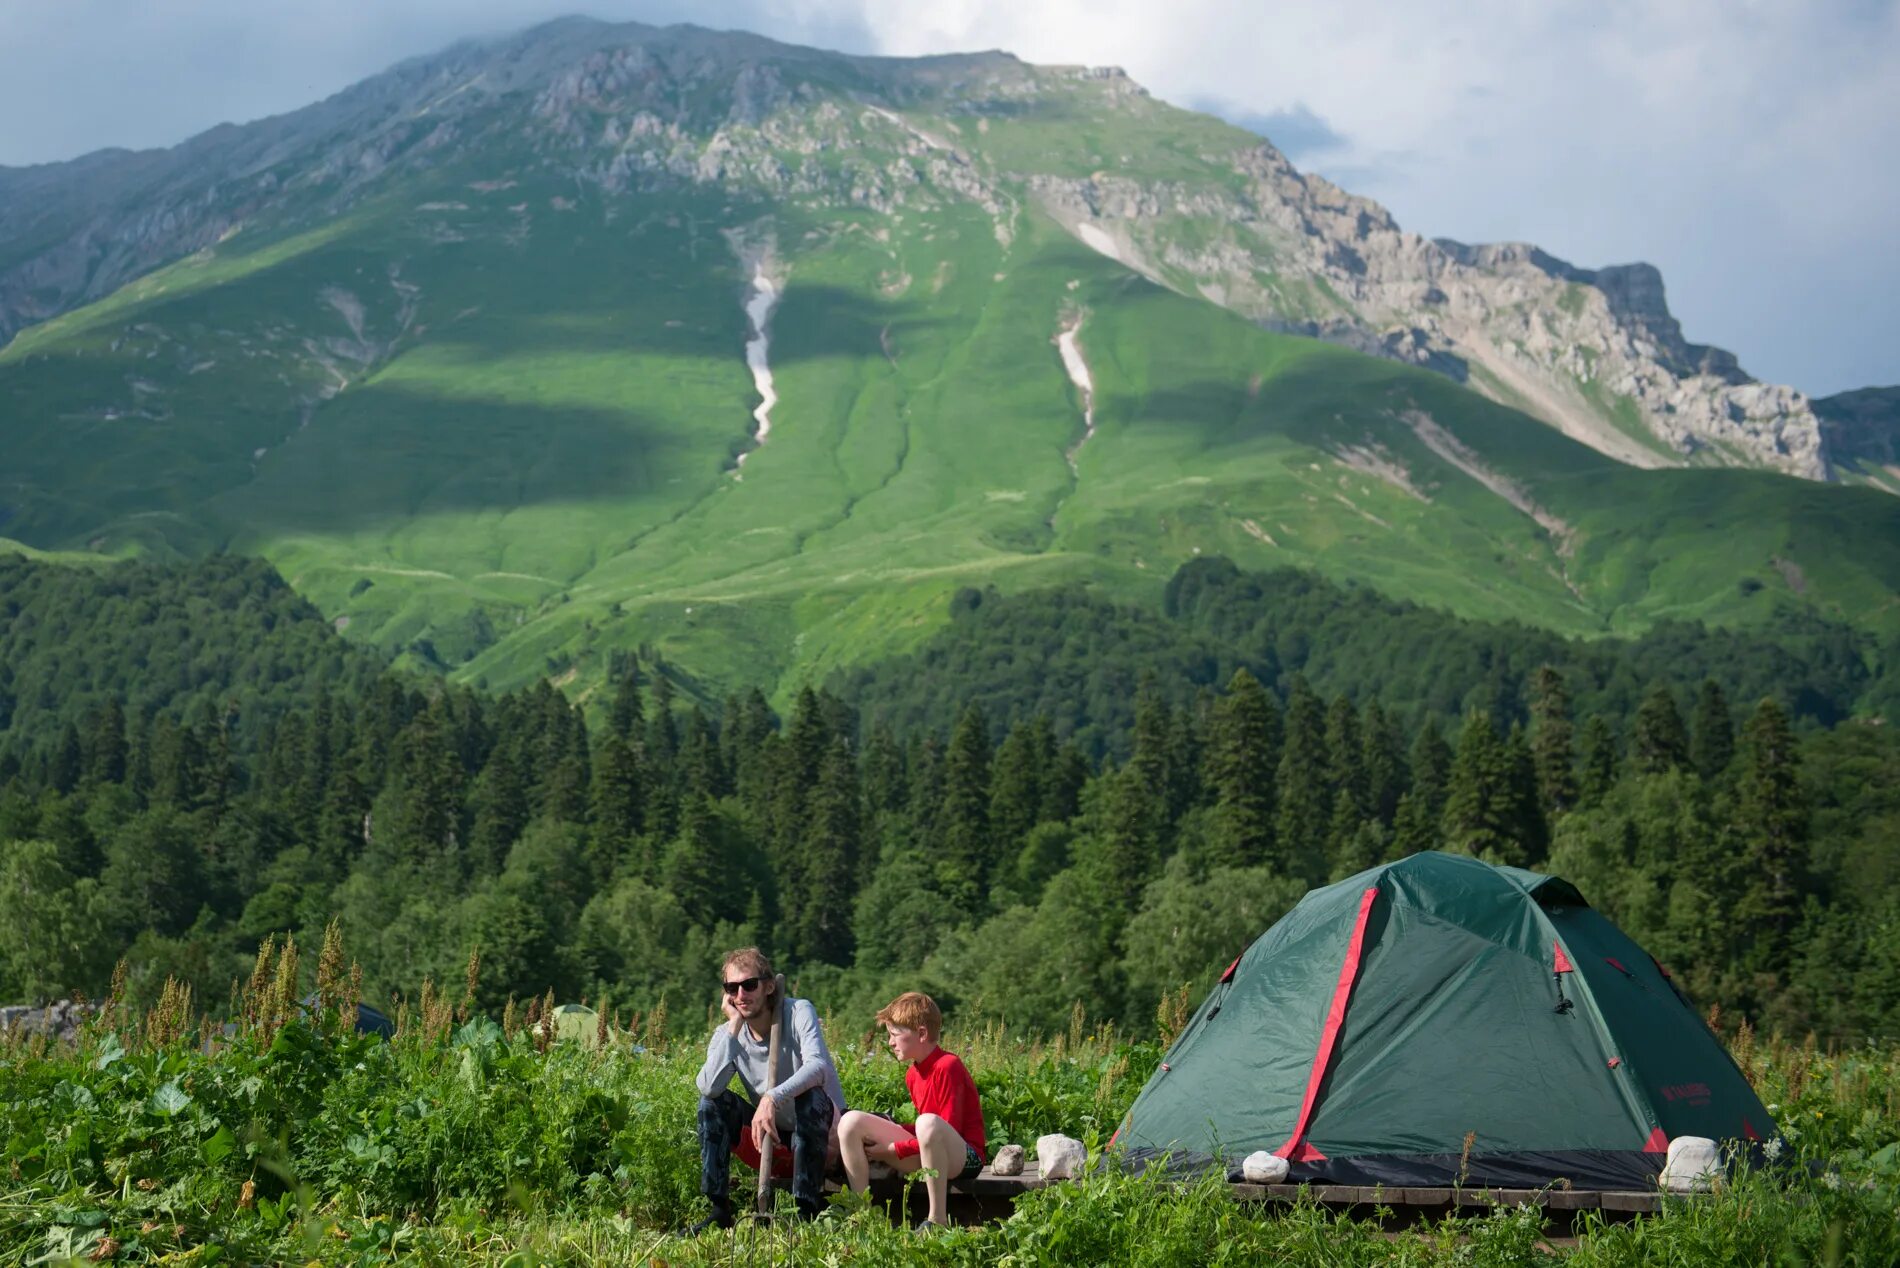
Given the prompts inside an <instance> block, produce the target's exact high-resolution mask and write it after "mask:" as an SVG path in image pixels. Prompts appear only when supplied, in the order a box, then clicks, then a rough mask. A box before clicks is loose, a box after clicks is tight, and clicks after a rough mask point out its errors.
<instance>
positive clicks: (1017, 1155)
mask: <svg viewBox="0 0 1900 1268" xmlns="http://www.w3.org/2000/svg"><path fill="white" fill-rule="evenodd" d="M1022 1173H1023V1147H1022V1146H1021V1145H1004V1146H1003V1147H1002V1148H1001V1149H999V1150H997V1151H996V1157H994V1158H992V1159H991V1160H990V1174H991V1175H993V1176H1019V1175H1021V1174H1022Z"/></svg>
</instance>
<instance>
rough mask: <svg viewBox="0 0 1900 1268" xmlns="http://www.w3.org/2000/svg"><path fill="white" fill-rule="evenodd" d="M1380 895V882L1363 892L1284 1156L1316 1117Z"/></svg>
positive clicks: (1289, 1154)
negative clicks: (1297, 1116) (1369, 922)
mask: <svg viewBox="0 0 1900 1268" xmlns="http://www.w3.org/2000/svg"><path fill="white" fill-rule="evenodd" d="M1378 896H1379V889H1378V886H1376V885H1375V886H1372V887H1370V888H1368V889H1367V890H1366V891H1365V892H1364V893H1362V894H1360V895H1359V919H1358V920H1357V921H1355V922H1354V923H1353V927H1352V941H1350V942H1348V943H1347V944H1346V959H1345V962H1344V963H1343V964H1341V965H1340V966H1339V982H1338V984H1337V985H1335V986H1334V987H1333V1003H1332V1007H1331V1008H1329V1009H1327V1010H1326V1028H1325V1029H1324V1030H1322V1031H1321V1032H1320V1036H1319V1051H1318V1052H1316V1053H1314V1054H1313V1069H1312V1072H1311V1073H1310V1074H1308V1075H1307V1076H1306V1100H1305V1102H1304V1103H1303V1104H1302V1105H1301V1106H1300V1117H1299V1121H1298V1122H1296V1123H1294V1125H1293V1134H1292V1135H1291V1136H1288V1137H1287V1138H1286V1144H1284V1145H1281V1146H1280V1147H1279V1148H1278V1149H1276V1150H1274V1151H1273V1152H1274V1153H1275V1154H1277V1155H1279V1156H1280V1157H1282V1158H1288V1159H1290V1158H1291V1157H1292V1155H1293V1152H1294V1150H1296V1149H1298V1148H1299V1147H1300V1145H1301V1140H1302V1138H1303V1137H1304V1136H1305V1135H1306V1128H1307V1124H1308V1123H1310V1122H1311V1121H1312V1119H1313V1107H1314V1106H1315V1105H1316V1104H1317V1103H1318V1102H1319V1085H1320V1082H1321V1081H1322V1080H1324V1079H1325V1077H1326V1067H1327V1066H1329V1065H1331V1064H1332V1060H1333V1046H1334V1044H1335V1043H1337V1042H1338V1039H1339V1028H1340V1027H1341V1026H1343V1025H1345V1023H1346V1001H1347V1000H1348V999H1350V998H1351V996H1352V984H1353V979H1354V978H1356V977H1358V976H1359V955H1360V952H1361V951H1362V950H1363V948H1364V945H1365V940H1366V922H1367V921H1368V920H1370V919H1371V918H1372V900H1373V899H1375V898H1377V897H1378Z"/></svg>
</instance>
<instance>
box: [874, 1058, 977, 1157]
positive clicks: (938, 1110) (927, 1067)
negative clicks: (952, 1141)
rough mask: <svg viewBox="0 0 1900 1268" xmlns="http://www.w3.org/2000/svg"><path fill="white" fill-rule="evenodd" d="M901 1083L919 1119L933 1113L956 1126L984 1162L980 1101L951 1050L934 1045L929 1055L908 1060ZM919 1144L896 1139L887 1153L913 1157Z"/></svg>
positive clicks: (969, 1079)
mask: <svg viewBox="0 0 1900 1268" xmlns="http://www.w3.org/2000/svg"><path fill="white" fill-rule="evenodd" d="M904 1086H906V1087H908V1088H909V1089H910V1103H911V1104H912V1105H915V1106H916V1107H917V1115H918V1117H919V1118H921V1117H923V1116H924V1115H925V1114H935V1115H936V1116H937V1117H938V1118H941V1119H942V1120H943V1121H944V1122H946V1123H948V1124H950V1126H952V1127H954V1128H956V1131H957V1135H959V1136H961V1137H963V1143H964V1144H966V1145H968V1146H970V1148H972V1149H974V1150H976V1156H977V1158H978V1159H980V1160H982V1161H985V1162H987V1161H988V1160H989V1155H988V1154H987V1153H985V1152H984V1149H985V1145H986V1141H985V1138H984V1134H983V1103H982V1102H981V1101H980V1100H978V1099H977V1095H976V1080H974V1079H972V1078H971V1077H970V1071H969V1070H968V1069H967V1068H965V1066H964V1064H963V1062H962V1061H961V1060H960V1059H959V1058H958V1057H957V1054H956V1053H954V1052H949V1051H946V1050H945V1049H942V1048H934V1049H932V1050H931V1053H930V1055H929V1056H927V1057H924V1058H922V1059H921V1060H918V1061H914V1062H912V1063H911V1067H910V1069H908V1070H906V1071H904ZM920 1148H921V1146H920V1145H919V1144H918V1143H917V1138H916V1137H915V1136H912V1137H911V1138H910V1139H909V1140H900V1141H898V1142H897V1144H895V1145H894V1146H892V1147H891V1152H892V1153H894V1154H896V1155H897V1156H898V1157H900V1158H906V1157H912V1156H914V1155H915V1154H916V1153H917V1152H918V1151H919V1149H920Z"/></svg>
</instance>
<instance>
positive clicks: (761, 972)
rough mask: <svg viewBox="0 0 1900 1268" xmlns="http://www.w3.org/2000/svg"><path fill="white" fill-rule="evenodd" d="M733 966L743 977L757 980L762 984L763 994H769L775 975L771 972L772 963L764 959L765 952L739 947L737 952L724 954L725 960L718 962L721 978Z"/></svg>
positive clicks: (753, 948)
mask: <svg viewBox="0 0 1900 1268" xmlns="http://www.w3.org/2000/svg"><path fill="white" fill-rule="evenodd" d="M734 965H737V966H738V968H739V972H740V973H741V974H742V975H744V976H745V977H756V978H758V979H759V981H760V982H762V983H764V989H765V992H766V993H767V994H768V995H769V994H771V992H772V979H773V978H774V977H775V976H776V974H774V973H773V972H772V962H771V961H770V960H768V959H766V958H765V952H763V951H761V950H759V949H758V948H757V947H740V948H739V949H738V950H737V951H728V952H726V958H725V959H723V960H721V961H720V962H719V972H720V975H721V977H724V976H725V975H726V974H728V973H730V972H731V971H732V968H733V966H734Z"/></svg>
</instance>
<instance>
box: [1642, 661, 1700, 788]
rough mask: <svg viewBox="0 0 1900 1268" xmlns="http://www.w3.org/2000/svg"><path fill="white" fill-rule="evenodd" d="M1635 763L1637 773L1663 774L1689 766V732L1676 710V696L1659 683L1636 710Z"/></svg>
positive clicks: (1650, 690) (1679, 711) (1651, 689)
mask: <svg viewBox="0 0 1900 1268" xmlns="http://www.w3.org/2000/svg"><path fill="white" fill-rule="evenodd" d="M1633 760H1634V762H1635V766H1636V770H1637V773H1638V774H1642V775H1660V774H1662V773H1663V772H1664V771H1670V770H1675V769H1677V768H1679V767H1683V766H1687V765H1688V764H1689V730H1688V728H1687V727H1685V726H1684V725H1683V722H1682V712H1681V710H1679V709H1677V708H1676V693H1675V692H1673V691H1671V690H1670V689H1669V687H1668V685H1667V684H1665V683H1657V684H1656V685H1655V686H1653V687H1651V688H1650V689H1649V694H1648V695H1646V696H1644V697H1643V704H1642V707H1641V708H1640V709H1638V710H1637V711H1636V732H1635V742H1634V746H1633Z"/></svg>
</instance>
